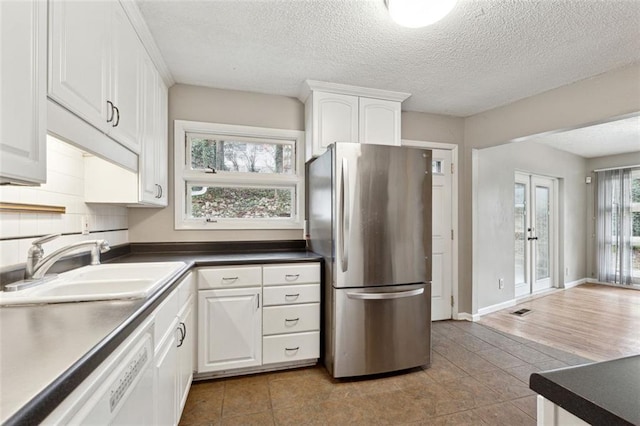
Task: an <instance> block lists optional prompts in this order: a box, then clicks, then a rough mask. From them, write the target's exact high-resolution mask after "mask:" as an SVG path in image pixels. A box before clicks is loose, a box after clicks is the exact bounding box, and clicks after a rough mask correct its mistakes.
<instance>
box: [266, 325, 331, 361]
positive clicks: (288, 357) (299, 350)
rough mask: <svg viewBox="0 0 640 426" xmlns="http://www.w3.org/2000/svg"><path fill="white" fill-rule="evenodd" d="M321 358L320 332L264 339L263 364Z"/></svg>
mask: <svg viewBox="0 0 640 426" xmlns="http://www.w3.org/2000/svg"><path fill="white" fill-rule="evenodd" d="M319 356H320V332H319V331H313V332H310V333H296V334H285V335H281V336H266V337H263V338H262V363H263V364H272V363H276V362H287V361H297V360H302V359H313V358H318V357H319Z"/></svg>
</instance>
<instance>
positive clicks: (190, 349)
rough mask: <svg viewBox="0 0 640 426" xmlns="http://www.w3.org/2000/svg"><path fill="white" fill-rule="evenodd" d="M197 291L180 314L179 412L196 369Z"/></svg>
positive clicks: (178, 346)
mask: <svg viewBox="0 0 640 426" xmlns="http://www.w3.org/2000/svg"><path fill="white" fill-rule="evenodd" d="M195 313H196V312H195V291H194V292H193V294H192V295H191V296H190V297H189V300H188V302H187V303H186V304H185V305H184V306H183V307H182V309H181V310H180V312H179V313H178V321H179V322H178V328H179V330H178V331H179V332H180V336H179V339H180V340H179V341H178V344H177V348H178V404H179V405H178V412H179V413H181V412H182V410H183V409H184V404H185V403H186V402H187V396H189V389H190V388H191V382H192V381H193V371H194V367H195V363H194V358H195V337H196V330H195Z"/></svg>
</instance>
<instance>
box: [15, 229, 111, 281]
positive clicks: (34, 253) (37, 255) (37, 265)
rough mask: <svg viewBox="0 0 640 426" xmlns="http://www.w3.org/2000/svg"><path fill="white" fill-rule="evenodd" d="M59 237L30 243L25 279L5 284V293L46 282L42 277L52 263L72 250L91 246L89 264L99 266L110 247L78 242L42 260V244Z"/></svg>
mask: <svg viewBox="0 0 640 426" xmlns="http://www.w3.org/2000/svg"><path fill="white" fill-rule="evenodd" d="M59 236H60V234H51V235H46V236H44V237H42V238H39V239H37V240H35V241H34V242H33V243H32V245H31V247H30V248H29V252H28V255H27V267H26V271H25V279H24V280H23V281H20V282H17V283H13V284H7V285H6V286H5V291H16V290H22V289H25V288H28V287H33V286H34V285H38V284H41V283H43V282H45V281H46V280H45V279H44V277H45V274H46V273H47V271H48V270H49V268H51V267H52V266H53V264H54V263H56V262H57V261H58V260H60V258H61V257H62V256H64V255H65V254H67V253H70V252H72V251H74V250H77V249H78V248H80V247H85V246H93V247H92V248H91V264H92V265H99V264H100V253H104V252H106V251H109V250H110V249H111V247H109V243H107V242H106V241H105V240H88V241H80V242H77V243H73V244H69V245H68V246H65V247H62V248H59V249H58V250H56V251H54V252H53V253H51V254H50V255H48V256H46V257H44V258H43V256H44V250H43V249H42V244H44V243H46V242H49V241H51V240H55V239H56V238H58V237H59Z"/></svg>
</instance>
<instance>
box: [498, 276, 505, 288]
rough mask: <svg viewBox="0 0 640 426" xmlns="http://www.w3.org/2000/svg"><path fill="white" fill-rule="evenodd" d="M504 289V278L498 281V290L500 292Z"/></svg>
mask: <svg viewBox="0 0 640 426" xmlns="http://www.w3.org/2000/svg"><path fill="white" fill-rule="evenodd" d="M503 288H504V278H499V279H498V289H500V290H502V289H503Z"/></svg>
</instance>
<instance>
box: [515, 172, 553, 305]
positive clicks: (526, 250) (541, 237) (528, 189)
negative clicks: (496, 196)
mask: <svg viewBox="0 0 640 426" xmlns="http://www.w3.org/2000/svg"><path fill="white" fill-rule="evenodd" d="M514 190H515V194H514V195H515V197H514V202H515V205H514V207H515V217H514V219H515V229H514V231H515V258H514V263H515V265H514V266H515V297H516V298H519V297H524V296H528V295H530V294H534V293H538V292H541V291H544V290H548V289H550V288H552V287H557V283H556V275H557V274H556V269H557V265H556V263H557V262H556V259H557V252H558V250H557V216H558V215H557V209H558V207H557V205H558V203H557V201H556V200H557V194H556V192H557V179H555V178H550V177H546V176H539V175H534V174H530V173H521V172H516V174H515V184H514Z"/></svg>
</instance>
